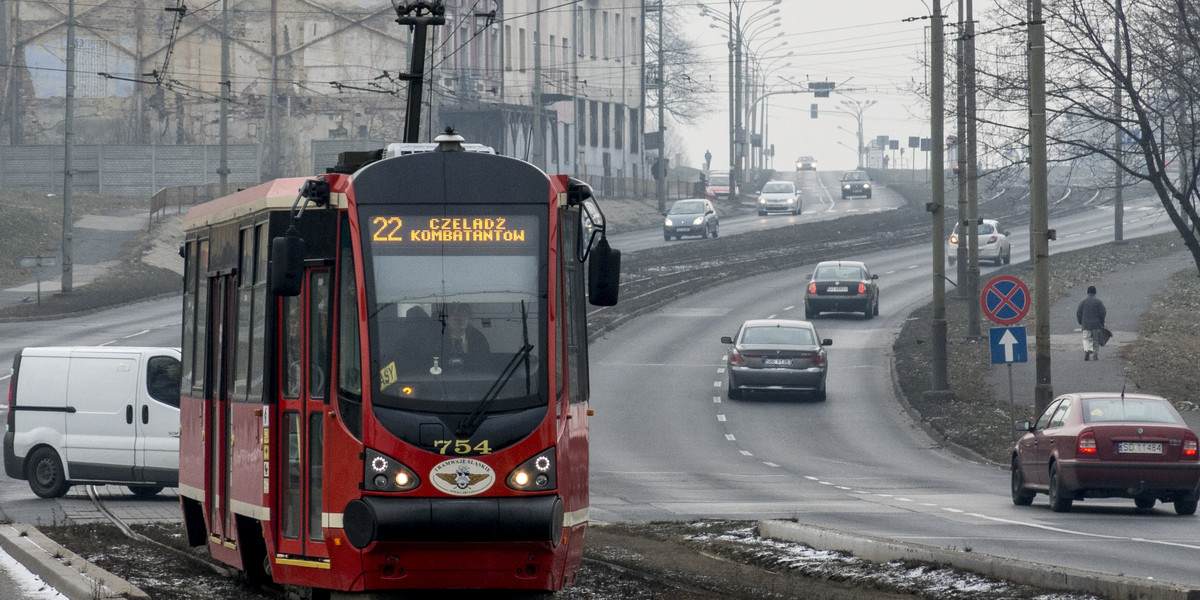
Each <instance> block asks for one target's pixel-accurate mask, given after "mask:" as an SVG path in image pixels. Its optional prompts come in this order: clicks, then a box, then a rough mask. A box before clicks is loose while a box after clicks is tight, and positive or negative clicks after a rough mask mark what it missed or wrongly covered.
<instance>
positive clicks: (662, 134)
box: [654, 0, 733, 212]
mask: <svg viewBox="0 0 1200 600" xmlns="http://www.w3.org/2000/svg"><path fill="white" fill-rule="evenodd" d="M665 12H666V11H665V10H664V6H662V0H659V169H658V170H659V172H658V175H656V176H655V178H654V196H655V198H658V199H659V212H666V208H667V158H666V154H667V138H666V130H667V127H666V124H665V122H664V121H665V119H666V109H665V106H666V89H667V82H666V65H665V62H664V61H665V60H666V52H665V49H664V46H666V43H664V42H666V37H664V36H662V19H664V13H665ZM732 193H733V188H732V187H731V188H730V194H732Z"/></svg>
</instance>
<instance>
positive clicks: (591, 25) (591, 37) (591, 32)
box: [588, 8, 596, 58]
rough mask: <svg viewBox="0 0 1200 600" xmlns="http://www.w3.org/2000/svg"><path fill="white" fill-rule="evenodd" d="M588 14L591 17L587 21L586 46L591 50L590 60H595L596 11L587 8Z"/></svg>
mask: <svg viewBox="0 0 1200 600" xmlns="http://www.w3.org/2000/svg"><path fill="white" fill-rule="evenodd" d="M588 12H589V13H590V14H589V17H591V18H589V19H588V46H589V47H590V48H591V49H592V53H591V56H592V58H596V9H594V8H589V9H588Z"/></svg>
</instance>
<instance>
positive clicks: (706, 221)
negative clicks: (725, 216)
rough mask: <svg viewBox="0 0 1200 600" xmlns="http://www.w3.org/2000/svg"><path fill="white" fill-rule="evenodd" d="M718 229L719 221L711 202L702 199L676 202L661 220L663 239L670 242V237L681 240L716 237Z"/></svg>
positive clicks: (718, 233)
mask: <svg viewBox="0 0 1200 600" xmlns="http://www.w3.org/2000/svg"><path fill="white" fill-rule="evenodd" d="M719 227H720V220H719V219H718V218H717V210H716V208H714V207H713V204H712V202H709V201H708V200H705V199H704V198H692V199H689V200H678V201H676V202H675V204H672V205H671V210H669V211H667V216H666V218H665V219H663V239H664V240H667V241H670V240H671V238H672V237H675V238H682V237H683V236H685V235H698V236H700V237H706V236H710V235H711V236H712V237H717V236H718V235H720V232H719V231H718V228H719Z"/></svg>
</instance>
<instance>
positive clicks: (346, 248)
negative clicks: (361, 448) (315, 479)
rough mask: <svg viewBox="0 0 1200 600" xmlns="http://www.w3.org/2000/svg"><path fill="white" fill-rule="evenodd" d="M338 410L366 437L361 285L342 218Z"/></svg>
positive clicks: (355, 431) (344, 420)
mask: <svg viewBox="0 0 1200 600" xmlns="http://www.w3.org/2000/svg"><path fill="white" fill-rule="evenodd" d="M338 265H339V266H338V338H339V339H338V412H339V413H340V414H341V418H342V423H345V425H346V427H347V428H348V429H349V430H350V433H351V434H353V435H354V437H355V438H358V439H362V355H361V350H360V347H359V334H358V319H359V315H358V285H357V283H356V281H355V278H354V252H353V248H352V247H351V237H350V226H349V221H347V220H343V222H342V247H341V252H340V256H339V258H338Z"/></svg>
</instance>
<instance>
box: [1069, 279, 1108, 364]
mask: <svg viewBox="0 0 1200 600" xmlns="http://www.w3.org/2000/svg"><path fill="white" fill-rule="evenodd" d="M1105 316H1106V311H1105V309H1104V302H1102V301H1101V300H1100V299H1099V298H1097V297H1096V286H1094V285H1089V286H1088V289H1087V298H1084V299H1083V300H1082V301H1080V302H1079V308H1076V309H1075V320H1076V321H1077V322H1078V323H1079V326H1080V327H1081V328H1083V360H1091V359H1096V360H1100V353H1099V349H1100V346H1101V345H1102V343H1101V341H1100V331H1101V330H1102V329H1104V317H1105Z"/></svg>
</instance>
